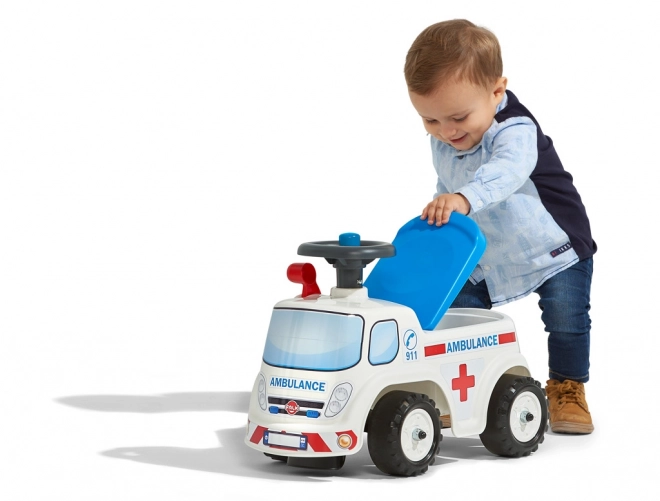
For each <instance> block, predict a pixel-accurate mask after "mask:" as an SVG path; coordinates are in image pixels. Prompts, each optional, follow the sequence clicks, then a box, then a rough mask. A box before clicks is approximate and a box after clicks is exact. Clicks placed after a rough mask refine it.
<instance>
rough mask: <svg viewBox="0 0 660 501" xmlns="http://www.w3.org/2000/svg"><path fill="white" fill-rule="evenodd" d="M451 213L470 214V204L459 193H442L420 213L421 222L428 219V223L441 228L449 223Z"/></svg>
mask: <svg viewBox="0 0 660 501" xmlns="http://www.w3.org/2000/svg"><path fill="white" fill-rule="evenodd" d="M452 212H458V213H460V214H464V215H467V214H468V213H469V212H470V202H468V200H467V198H465V197H464V196H463V195H461V194H460V193H444V194H442V195H438V196H437V197H435V198H434V199H433V200H432V201H431V202H429V203H428V205H427V206H426V207H424V210H423V211H422V220H424V219H427V218H428V223H429V224H433V223H434V222H435V225H436V226H442V225H443V224H447V223H448V222H449V216H451V213H452Z"/></svg>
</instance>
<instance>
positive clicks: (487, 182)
mask: <svg viewBox="0 0 660 501" xmlns="http://www.w3.org/2000/svg"><path fill="white" fill-rule="evenodd" d="M501 125H502V127H501V128H499V130H497V132H496V135H495V136H494V137H493V141H492V148H493V151H492V155H491V157H490V160H489V161H488V162H486V163H484V164H483V165H481V166H480V167H479V168H478V169H477V171H476V172H475V175H474V178H473V180H471V181H470V182H468V183H467V184H466V185H465V186H463V187H461V188H459V189H458V190H456V192H457V193H460V194H462V195H463V196H464V197H465V198H467V200H468V202H470V207H471V210H470V213H471V214H472V213H475V212H479V211H481V210H483V209H486V208H487V207H488V206H490V205H492V204H495V203H498V202H501V201H502V200H504V199H505V198H507V197H509V196H510V195H511V194H513V193H515V192H516V190H518V189H519V188H520V187H521V186H522V185H523V184H524V183H525V181H526V180H527V179H528V178H529V176H530V175H531V173H532V171H533V170H534V167H535V166H536V161H537V159H538V151H537V148H536V137H537V131H536V125H534V122H532V121H531V120H530V119H529V118H527V117H516V118H510V119H508V120H507V121H505V122H503V123H502V124H501Z"/></svg>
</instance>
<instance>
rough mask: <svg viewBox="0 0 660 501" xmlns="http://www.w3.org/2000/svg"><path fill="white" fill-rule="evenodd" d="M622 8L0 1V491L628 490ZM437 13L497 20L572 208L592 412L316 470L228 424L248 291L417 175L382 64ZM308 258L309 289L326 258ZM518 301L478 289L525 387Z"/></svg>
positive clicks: (651, 89) (246, 375) (650, 145)
mask: <svg viewBox="0 0 660 501" xmlns="http://www.w3.org/2000/svg"><path fill="white" fill-rule="evenodd" d="M585 4H586V2H585ZM644 4H645V2H637V1H629V2H621V3H618V4H612V3H601V4H598V6H596V4H593V6H591V5H592V4H591V3H589V5H590V6H589V7H587V6H583V5H582V3H579V2H564V1H556V2H553V3H552V4H551V7H550V6H548V7H545V8H541V7H540V6H536V4H535V3H533V2H524V1H502V2H491V1H481V0H473V1H472V2H469V3H462V4H458V6H451V5H449V2H441V1H409V2H376V1H362V2H347V1H337V0H335V1H334V2H323V3H321V2H287V1H280V2H267V1H252V2H250V1H243V2H221V1H215V2H211V1H193V2H182V1H178V2H177V1H97V2H85V1H79V2H74V1H61V2H48V1H43V2H36V1H22V2H9V1H1V2H0V231H1V233H0V389H1V390H2V398H1V399H0V402H1V408H0V409H1V412H0V422H1V423H2V427H1V428H0V429H1V430H2V431H1V432H0V436H1V437H2V438H1V439H0V468H1V469H0V471H1V472H2V474H1V476H2V481H0V498H2V499H7V500H12V501H13V500H33V499H66V500H79V499H80V500H82V499H85V500H88V499H94V500H106V499H107V500H110V499H112V500H116V499H125V500H130V499H145V496H147V498H148V499H163V500H169V499H200V500H202V499H261V498H263V497H264V496H274V495H276V496H287V497H289V496H291V497H296V498H299V497H302V496H305V497H312V496H313V497H314V498H315V499H335V498H337V497H338V496H346V495H349V496H351V498H352V497H353V496H356V495H365V494H366V495H370V496H374V497H377V498H379V499H401V498H402V497H403V496H408V495H410V494H411V493H412V494H413V495H422V496H425V495H432V496H435V495H439V496H445V497H447V496H449V495H451V496H456V495H469V496H470V499H478V498H481V497H483V496H488V497H489V498H490V499H511V498H520V497H521V496H522V497H529V498H532V499H557V498H559V499H562V498H563V499H575V498H577V497H578V496H586V497H587V498H588V499H608V498H610V496H611V497H612V498H613V497H614V496H615V495H616V496H618V495H623V494H634V493H641V492H644V491H645V490H646V489H647V488H648V487H649V486H650V485H651V482H652V480H653V479H652V477H651V474H652V472H651V465H652V463H653V462H655V464H657V450H658V445H660V444H659V441H658V438H657V433H656V431H655V420H654V418H655V417H656V415H657V413H658V411H659V410H660V409H659V405H658V399H657V396H656V393H657V389H656V387H655V377H654V376H655V375H656V371H655V370H654V368H655V366H656V364H655V360H656V352H657V350H658V348H659V346H658V345H659V343H658V340H657V333H658V329H657V326H656V327H654V325H655V322H654V321H653V320H652V314H653V311H654V310H655V307H656V304H657V298H656V296H655V295H654V293H653V292H652V290H653V288H652V287H653V285H655V283H654V282H655V281H657V278H658V272H657V268H656V266H655V261H656V259H655V258H656V252H654V247H655V246H654V243H653V242H654V237H653V230H654V229H655V225H654V224H650V221H651V217H652V214H653V213H652V211H653V210H654V208H655V206H656V205H657V204H656V198H657V195H656V192H657V185H658V181H659V176H658V172H657V169H658V162H657V155H656V154H654V153H653V151H654V149H655V148H656V147H657V138H658V132H659V130H658V129H659V128H658V121H657V116H658V113H659V112H660V109H659V107H658V101H657V78H655V77H654V75H655V74H656V73H657V69H656V67H655V66H656V63H654V61H656V60H657V54H658V49H659V48H660V47H659V46H660V44H659V43H658V36H657V35H656V34H655V33H657V23H656V22H655V21H654V19H656V18H655V17H654V15H653V14H652V13H651V11H650V10H648V9H647V8H645V7H642V5H644ZM548 5H550V4H548ZM457 17H465V18H468V19H470V20H472V21H473V22H475V23H476V24H479V25H483V26H486V27H488V28H490V29H491V30H493V31H494V32H495V34H496V35H497V36H498V37H499V39H500V42H501V45H502V50H503V56H504V61H505V64H504V68H505V75H506V76H507V77H508V78H509V88H510V89H512V90H513V91H514V92H515V93H516V94H517V96H518V97H519V98H520V99H521V101H522V102H523V103H525V105H526V106H527V107H529V108H530V109H531V110H532V112H533V113H534V115H535V116H536V118H537V119H538V120H539V121H540V123H541V125H542V127H543V129H544V131H545V132H546V134H548V135H550V136H551V137H552V138H553V140H554V142H555V145H556V146H557V149H558V151H559V154H560V156H561V158H562V160H563V162H564V165H565V167H566V168H567V170H568V171H569V172H571V173H572V174H573V176H574V178H575V182H576V184H577V186H578V189H579V190H580V192H581V194H582V197H583V200H584V202H585V204H586V206H587V210H588V213H589V215H590V217H591V222H592V229H593V232H594V235H595V239H596V241H597V243H598V245H599V248H600V249H599V252H598V253H597V255H596V258H595V276H594V284H593V294H592V306H593V308H592V320H593V330H592V370H591V378H592V380H591V382H590V383H589V384H588V386H587V395H588V397H589V403H590V405H591V407H592V411H593V415H594V418H595V426H596V431H595V433H594V434H593V435H591V436H589V437H564V436H557V435H552V434H549V435H548V436H547V438H546V442H545V443H544V444H543V445H542V446H541V448H540V449H539V451H538V452H537V453H536V454H534V455H533V456H532V457H530V458H525V459H522V460H516V461H513V460H504V459H501V458H496V457H493V456H491V455H489V454H488V453H487V452H485V451H484V449H483V448H482V447H481V446H480V442H479V441H478V440H475V439H461V440H459V439H455V438H451V436H449V437H448V438H446V439H445V441H444V442H443V444H444V445H443V448H442V450H441V454H440V456H441V457H440V458H438V461H437V466H435V467H432V468H431V469H430V471H429V472H428V474H426V475H424V476H423V477H420V478H418V479H393V478H388V477H384V476H383V475H381V474H380V473H379V472H378V470H376V469H375V468H374V467H373V466H372V464H371V461H370V459H369V457H368V454H367V452H366V451H361V452H360V453H359V454H358V455H357V456H355V457H350V458H349V459H348V461H347V463H346V466H345V467H344V468H343V469H342V470H341V471H339V472H337V473H334V474H324V473H319V472H314V471H308V470H299V469H294V468H287V467H284V466H283V465H280V464H275V463H273V462H270V460H268V459H267V458H265V457H264V456H263V455H261V454H259V453H256V452H255V451H252V450H250V449H247V448H246V447H245V446H244V445H243V444H242V438H243V427H244V425H245V422H246V407H247V399H248V392H249V391H250V389H251V386H252V382H253V379H254V377H255V375H256V373H257V370H258V367H259V361H260V357H261V348H262V345H263V341H264V338H265V332H266V328H267V324H268V319H269V315H270V308H271V307H272V305H273V304H274V303H275V302H276V301H278V300H280V299H283V298H285V297H290V296H293V295H295V294H298V293H299V290H298V287H299V286H297V285H294V284H291V283H290V282H288V281H287V279H286V275H285V272H286V268H287V266H288V265H289V264H290V263H292V262H296V261H300V259H301V258H300V257H299V256H297V254H296V249H297V247H298V245H299V244H300V243H302V242H305V241H312V240H326V239H335V238H337V236H338V235H339V233H342V232H346V231H355V232H358V233H360V234H361V235H362V237H363V238H364V239H370V240H391V239H392V238H393V237H394V234H395V233H396V230H397V229H398V228H399V226H401V225H402V224H403V223H404V222H406V221H407V220H409V219H410V218H411V217H413V216H416V215H418V214H419V213H420V211H421V209H422V208H423V206H424V205H425V204H426V203H427V201H428V200H429V199H430V197H431V196H432V195H433V193H434V186H435V179H434V175H433V174H434V173H433V168H432V166H431V161H430V151H429V147H428V138H427V137H426V135H425V131H424V129H423V127H422V124H421V123H420V120H419V118H418V117H417V116H416V114H415V112H414V110H413V109H412V107H411V105H410V103H409V101H408V97H407V93H406V87H405V83H404V80H403V74H402V70H403V62H404V58H405V54H406V52H407V50H408V47H409V46H410V44H411V43H412V41H413V39H414V38H415V37H416V36H417V34H418V33H419V32H420V31H421V30H422V29H423V28H425V27H426V26H428V25H429V24H432V23H434V22H437V21H440V20H444V19H451V18H457ZM311 261H312V262H313V263H314V264H315V265H316V268H317V271H318V275H319V284H320V286H321V289H322V290H323V291H324V292H327V291H328V290H329V288H330V286H332V285H334V281H335V275H334V270H333V269H332V268H331V267H330V266H329V265H327V264H325V262H324V261H322V260H320V259H318V260H315V259H314V258H311ZM368 272H369V268H368V269H367V271H366V274H368ZM535 300H536V298H535V297H534V296H530V297H529V298H526V299H524V300H522V301H520V302H518V303H514V304H512V305H508V306H506V307H504V308H502V310H503V311H505V312H506V313H508V314H510V315H511V316H512V317H513V318H514V320H515V322H516V325H517V329H518V332H519V335H520V338H521V345H522V349H523V352H524V354H525V355H526V357H527V358H528V361H529V363H530V366H531V368H532V371H533V372H534V375H535V377H536V378H537V379H539V380H541V381H544V380H545V377H546V370H547V367H546V364H547V360H546V358H547V353H546V348H545V334H544V332H543V328H542V325H541V323H540V319H539V310H538V308H537V306H536V304H535ZM248 480H252V481H250V482H248ZM378 480H386V482H379V481H378ZM420 487H421V488H423V489H424V490H419V488H420ZM411 489H414V490H411ZM594 491H597V492H599V493H601V492H602V493H603V494H599V495H598V496H597V497H592V496H593V495H594ZM356 493H357V494H356Z"/></svg>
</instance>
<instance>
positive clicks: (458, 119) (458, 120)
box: [454, 115, 467, 122]
mask: <svg viewBox="0 0 660 501" xmlns="http://www.w3.org/2000/svg"><path fill="white" fill-rule="evenodd" d="M466 118H467V115H465V116H464V117H460V118H454V122H462V121H463V120H465V119H466Z"/></svg>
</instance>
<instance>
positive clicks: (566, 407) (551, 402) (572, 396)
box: [545, 379, 594, 434]
mask: <svg viewBox="0 0 660 501" xmlns="http://www.w3.org/2000/svg"><path fill="white" fill-rule="evenodd" d="M545 393H546V395H547V396H548V408H549V412H550V429H551V430H552V431H553V432H555V433H573V434H587V433H591V432H592V431H594V425H593V423H592V421H591V414H590V413H589V406H588V405H587V400H586V398H585V395H584V384H582V383H578V382H577V381H571V380H570V379H567V380H566V381H564V382H563V383H560V382H559V381H557V380H556V379H550V380H548V382H547V385H546V387H545Z"/></svg>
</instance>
